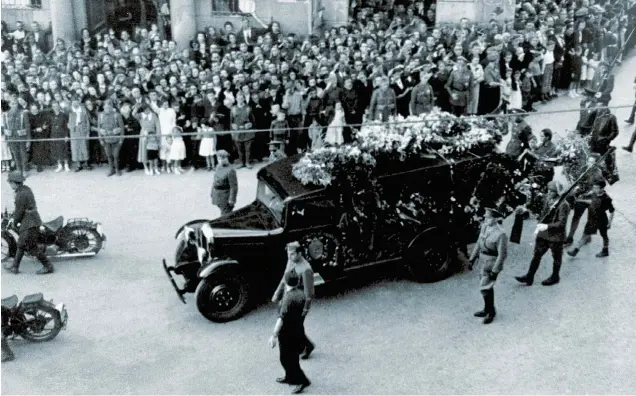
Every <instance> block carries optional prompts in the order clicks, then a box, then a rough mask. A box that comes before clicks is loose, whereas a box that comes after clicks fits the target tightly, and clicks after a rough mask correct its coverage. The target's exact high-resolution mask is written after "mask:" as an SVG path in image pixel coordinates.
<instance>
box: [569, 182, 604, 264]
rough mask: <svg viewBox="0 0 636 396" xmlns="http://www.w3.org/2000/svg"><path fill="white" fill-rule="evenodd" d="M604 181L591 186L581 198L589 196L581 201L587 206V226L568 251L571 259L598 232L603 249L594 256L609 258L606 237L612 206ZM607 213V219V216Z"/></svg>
mask: <svg viewBox="0 0 636 396" xmlns="http://www.w3.org/2000/svg"><path fill="white" fill-rule="evenodd" d="M606 185H607V184H606V182H605V180H597V181H596V182H595V183H594V184H593V185H592V191H591V192H590V193H588V194H586V195H584V196H583V198H585V197H587V196H589V197H590V199H581V201H582V202H585V203H587V204H588V205H589V207H588V209H587V224H585V228H584V229H583V236H582V237H581V240H580V241H579V242H578V243H577V244H576V247H575V248H574V249H572V250H569V251H568V254H569V255H570V256H572V257H574V256H576V255H577V254H578V253H579V250H580V249H581V248H582V247H583V245H586V244H588V243H590V241H591V240H592V235H594V234H596V232H597V231H598V232H599V233H600V234H601V237H602V238H603V249H602V250H601V251H600V252H599V253H598V254H597V255H596V257H607V256H609V237H608V236H607V230H609V229H610V228H611V227H612V221H613V220H614V205H613V204H612V198H610V196H609V195H608V194H607V193H606V192H605V186H606ZM607 212H609V218H608V216H607Z"/></svg>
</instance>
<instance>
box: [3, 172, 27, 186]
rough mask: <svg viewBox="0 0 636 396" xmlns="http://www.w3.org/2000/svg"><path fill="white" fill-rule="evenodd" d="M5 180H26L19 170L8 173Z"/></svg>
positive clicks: (10, 181) (11, 181)
mask: <svg viewBox="0 0 636 396" xmlns="http://www.w3.org/2000/svg"><path fill="white" fill-rule="evenodd" d="M7 180H8V181H9V183H20V184H22V183H24V181H25V180H26V179H25V178H24V175H23V174H22V172H20V171H13V172H11V173H9V177H8V178H7Z"/></svg>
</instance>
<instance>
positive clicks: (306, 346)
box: [272, 242, 316, 359]
mask: <svg viewBox="0 0 636 396" xmlns="http://www.w3.org/2000/svg"><path fill="white" fill-rule="evenodd" d="M287 258H288V260H287V267H286V268H285V275H286V274H287V273H289V272H293V273H296V274H297V275H298V276H299V277H300V284H299V286H298V287H299V288H301V289H302V290H303V291H304V293H305V305H304V309H303V312H302V315H303V321H302V336H303V338H302V342H301V344H302V345H301V349H300V351H299V353H301V352H302V353H303V354H302V358H303V359H308V358H309V355H311V352H312V351H313V350H314V349H315V348H316V346H315V345H314V343H313V342H311V340H310V339H309V337H307V334H306V333H305V325H304V323H305V320H304V318H305V317H306V316H307V313H309V308H310V307H311V301H312V299H313V298H314V294H315V291H314V271H313V270H312V269H311V265H309V263H308V262H307V260H305V258H304V257H303V256H302V254H301V251H300V243H298V242H290V243H289V244H287ZM284 292H285V282H284V279H283V280H281V282H280V284H279V285H278V288H277V289H276V291H275V292H274V296H273V297H272V302H278V301H281V299H282V298H283V297H284Z"/></svg>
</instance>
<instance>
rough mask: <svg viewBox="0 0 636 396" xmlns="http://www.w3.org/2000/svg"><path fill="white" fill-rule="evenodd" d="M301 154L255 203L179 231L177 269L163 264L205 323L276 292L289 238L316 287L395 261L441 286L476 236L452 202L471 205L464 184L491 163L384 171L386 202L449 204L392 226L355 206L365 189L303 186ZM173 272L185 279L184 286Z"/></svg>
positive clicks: (272, 177)
mask: <svg viewBox="0 0 636 396" xmlns="http://www.w3.org/2000/svg"><path fill="white" fill-rule="evenodd" d="M299 158H300V156H293V157H290V158H285V159H282V160H279V161H277V162H275V163H272V164H270V165H267V166H265V167H264V168H262V169H260V170H259V172H258V173H257V179H258V181H257V183H258V186H257V193H256V198H255V200H254V201H253V202H252V203H251V204H249V205H247V206H245V207H243V208H239V209H238V210H235V211H234V212H232V213H230V214H227V215H224V216H221V217H219V218H217V219H214V220H208V219H198V220H193V221H190V222H188V223H186V224H184V225H183V226H182V227H181V228H180V229H179V230H178V231H177V233H176V236H175V238H176V239H177V241H178V246H177V249H176V253H175V257H174V263H173V264H172V265H168V263H167V262H166V260H165V259H164V261H163V267H164V270H165V272H166V273H167V275H168V277H169V280H170V282H171V283H172V286H173V287H174V289H175V290H176V292H177V295H178V296H179V298H180V299H181V301H182V302H183V303H184V304H185V303H186V299H185V295H186V294H189V293H194V295H195V301H196V305H197V307H198V309H199V311H200V313H201V314H202V315H203V316H205V317H206V318H207V319H209V320H211V321H214V322H226V321H230V320H234V319H236V318H239V317H240V316H241V315H243V314H244V313H245V312H246V311H247V310H248V309H249V308H250V307H252V306H253V305H254V303H255V302H258V301H265V298H266V297H270V296H271V293H272V292H273V291H274V289H275V288H276V286H277V284H278V282H279V281H280V279H281V277H282V274H283V272H284V269H285V266H286V262H287V256H286V250H285V246H286V244H287V243H289V242H291V241H298V242H300V244H301V246H302V253H303V256H304V257H305V258H306V259H307V261H308V262H309V263H310V265H311V266H312V268H313V270H314V273H315V284H316V285H317V286H318V285H321V284H324V283H326V282H331V281H334V280H337V279H342V278H346V277H349V276H351V274H352V273H354V272H355V271H361V270H364V271H373V268H376V266H377V265H379V264H387V263H396V264H402V263H403V264H405V265H406V268H407V269H408V270H409V272H410V274H411V275H412V276H413V278H414V279H415V280H417V281H421V282H434V281H439V280H442V279H445V278H447V277H449V276H450V275H452V274H453V273H455V272H457V270H458V267H459V265H458V264H457V261H458V260H457V255H458V250H464V249H463V248H464V247H465V246H466V245H467V244H469V243H472V242H474V241H475V240H476V236H477V234H478V224H475V222H471V221H469V220H470V218H471V217H472V216H473V214H471V213H470V211H469V210H464V208H462V207H458V206H457V205H455V206H453V205H454V204H456V203H457V202H467V201H468V200H469V199H470V196H471V195H472V194H473V188H472V187H471V188H469V187H468V184H470V183H468V182H466V181H461V180H458V178H459V177H462V178H463V179H462V180H471V181H473V184H474V183H475V182H476V180H478V179H479V177H480V175H483V171H484V167H485V166H486V164H487V163H488V162H489V161H490V160H489V159H488V158H480V159H477V158H473V157H470V156H469V157H467V158H465V159H459V160H457V161H455V162H454V164H452V165H449V164H448V163H446V162H444V161H442V160H440V159H437V158H435V159H425V160H423V162H422V163H421V164H419V165H418V166H416V167H413V166H412V165H413V164H410V165H409V166H408V167H406V166H405V167H404V168H399V167H388V168H387V169H386V170H385V171H383V172H382V175H381V176H380V178H379V179H380V185H381V193H380V195H381V197H380V198H381V199H382V200H383V202H384V201H386V202H394V203H399V204H400V205H402V206H403V207H404V208H407V209H408V207H409V205H408V204H405V201H406V198H405V197H419V198H418V199H419V200H420V201H423V200H424V201H425V202H424V204H425V203H426V202H432V203H435V202H439V201H440V200H447V201H448V203H449V205H448V208H447V209H448V210H446V209H444V210H443V211H442V210H437V211H434V212H430V213H428V214H426V216H425V217H424V218H425V220H424V221H423V220H422V217H419V218H418V216H416V215H415V214H411V213H409V211H408V210H407V209H405V210H403V211H402V212H401V213H399V216H393V215H391V217H390V218H391V220H388V219H389V217H388V215H389V214H386V213H380V212H381V211H379V210H375V211H373V210H371V211H369V210H365V208H364V207H363V206H358V207H356V204H352V205H351V204H348V203H347V202H348V201H350V200H351V201H356V200H361V199H362V198H361V196H362V195H363V194H362V193H361V192H352V191H344V192H343V191H342V189H340V190H338V191H336V189H333V188H330V187H322V186H314V185H304V184H302V183H301V182H300V181H298V180H297V179H296V178H294V177H293V176H292V168H293V166H294V164H295V163H296V162H298V161H299ZM449 189H450V190H453V191H449ZM361 194H362V195H361ZM422 197H424V198H422ZM449 197H450V198H449ZM414 199H415V198H414ZM420 203H422V202H420ZM436 207H438V206H436ZM365 211H366V212H371V213H364V212H365ZM391 212H393V211H391ZM175 275H178V276H180V277H182V278H183V279H184V282H183V284H182V285H181V286H180V285H179V284H178V282H177V279H175V278H176V277H175ZM179 283H182V282H179Z"/></svg>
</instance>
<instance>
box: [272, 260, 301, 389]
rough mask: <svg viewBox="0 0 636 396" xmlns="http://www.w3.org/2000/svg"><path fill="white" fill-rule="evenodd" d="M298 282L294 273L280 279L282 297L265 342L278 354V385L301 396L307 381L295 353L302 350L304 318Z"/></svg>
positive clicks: (287, 273) (291, 272) (297, 275)
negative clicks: (281, 372)
mask: <svg viewBox="0 0 636 396" xmlns="http://www.w3.org/2000/svg"><path fill="white" fill-rule="evenodd" d="M301 279H302V278H301V277H300V276H299V274H297V273H296V272H294V271H288V272H285V276H284V277H283V281H282V284H283V287H284V288H285V289H284V292H285V293H284V295H283V297H282V301H281V304H280V308H279V311H278V312H279V313H278V319H277V320H276V325H275V326H274V332H273V334H272V336H271V337H270V339H269V345H270V347H272V348H274V347H275V346H276V341H277V340H278V349H279V351H280V363H281V365H282V366H283V369H284V370H285V376H284V377H281V378H276V382H278V383H281V384H290V385H296V388H295V389H294V391H293V393H295V394H298V393H301V392H302V391H303V390H304V389H305V388H307V387H308V386H309V385H311V382H309V379H308V378H307V376H306V375H305V373H304V372H303V369H302V368H301V367H300V360H299V359H298V355H299V352H301V351H302V348H303V336H304V329H303V322H304V318H305V304H306V300H305V295H304V294H303V292H302V291H301V290H300V280H301Z"/></svg>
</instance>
